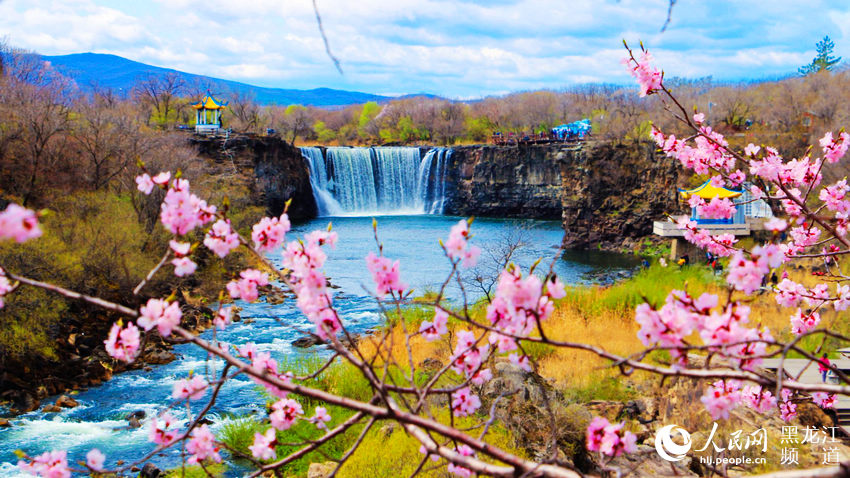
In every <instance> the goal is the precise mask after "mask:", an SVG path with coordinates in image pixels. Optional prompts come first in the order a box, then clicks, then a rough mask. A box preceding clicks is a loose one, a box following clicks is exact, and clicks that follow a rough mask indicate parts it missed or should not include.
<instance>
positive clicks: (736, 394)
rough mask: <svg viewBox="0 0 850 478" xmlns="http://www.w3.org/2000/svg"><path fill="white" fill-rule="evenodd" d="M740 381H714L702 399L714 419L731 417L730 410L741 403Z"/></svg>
mask: <svg viewBox="0 0 850 478" xmlns="http://www.w3.org/2000/svg"><path fill="white" fill-rule="evenodd" d="M741 399H742V397H741V391H740V383H739V382H738V381H737V380H718V381H716V382H714V383H713V384H712V386H711V388H709V389H708V390H707V391H706V392H705V394H704V395H703V396H702V397H701V398H700V401H701V402H702V403H703V405H705V408H706V410H708V413H709V414H711V418H712V419H713V420H720V419H724V420H725V419H727V418H729V412H731V411H732V410H733V409H735V408H736V407H737V406H738V405H739V404H740V403H741Z"/></svg>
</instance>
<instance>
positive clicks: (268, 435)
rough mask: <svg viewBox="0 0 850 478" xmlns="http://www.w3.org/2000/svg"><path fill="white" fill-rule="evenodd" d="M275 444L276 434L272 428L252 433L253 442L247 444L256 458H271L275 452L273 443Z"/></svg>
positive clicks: (265, 459)
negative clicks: (249, 444) (263, 431)
mask: <svg viewBox="0 0 850 478" xmlns="http://www.w3.org/2000/svg"><path fill="white" fill-rule="evenodd" d="M276 444H277V434H276V432H275V429H274V428H269V429H268V430H266V432H265V433H254V444H253V445H251V446H249V447H248V449H249V450H251V454H252V455H253V456H254V458H256V459H258V460H263V461H268V460H273V459H274V458H275V457H276V456H277V454H276V453H275V451H274V445H276Z"/></svg>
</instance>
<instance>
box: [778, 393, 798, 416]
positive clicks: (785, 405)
mask: <svg viewBox="0 0 850 478" xmlns="http://www.w3.org/2000/svg"><path fill="white" fill-rule="evenodd" d="M779 416H780V417H781V418H782V419H783V420H785V421H786V422H790V421H791V420H793V419H794V418H796V417H797V404H796V403H794V402H793V397H792V393H791V391H790V390H788V389H787V388H783V389H782V400H781V401H780V402H779Z"/></svg>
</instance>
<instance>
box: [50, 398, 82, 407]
mask: <svg viewBox="0 0 850 478" xmlns="http://www.w3.org/2000/svg"><path fill="white" fill-rule="evenodd" d="M55 405H56V406H57V407H62V408H74V407H76V406H77V405H79V403H77V401H76V400H74V399H73V398H71V397H69V396H67V395H60V396H59V398H57V399H56V404H55Z"/></svg>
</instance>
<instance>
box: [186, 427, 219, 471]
mask: <svg viewBox="0 0 850 478" xmlns="http://www.w3.org/2000/svg"><path fill="white" fill-rule="evenodd" d="M186 451H187V452H189V453H190V454H191V455H192V456H190V457H189V460H188V462H189V463H191V464H197V463H200V462H202V461H204V460H212V461H214V462H216V463H221V455H219V454H218V447H217V446H216V444H215V435H213V433H212V432H211V431H210V429H209V427H208V426H206V425H201V426H199V427H195V429H193V430H192V435H191V438H190V439H189V441H188V442H186Z"/></svg>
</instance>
